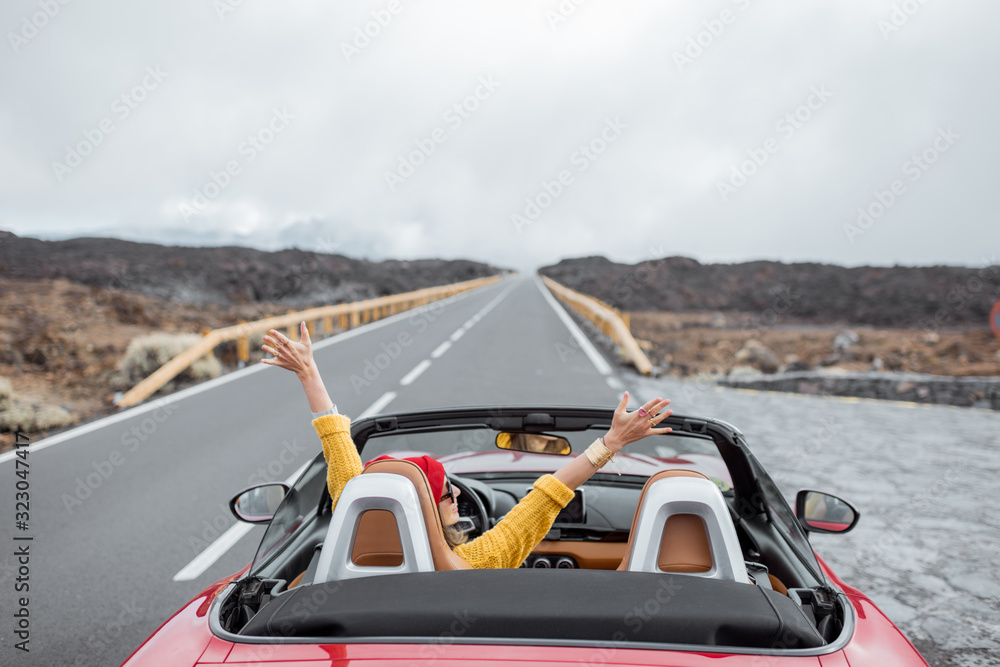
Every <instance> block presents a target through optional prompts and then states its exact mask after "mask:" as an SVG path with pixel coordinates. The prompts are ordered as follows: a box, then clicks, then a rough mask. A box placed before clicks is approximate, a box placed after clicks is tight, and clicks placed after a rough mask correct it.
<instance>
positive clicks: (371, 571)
mask: <svg viewBox="0 0 1000 667" xmlns="http://www.w3.org/2000/svg"><path fill="white" fill-rule="evenodd" d="M368 510H386V511H388V512H392V514H393V516H394V517H396V525H397V526H398V528H399V541H400V544H401V545H402V547H403V562H402V564H401V565H397V566H394V567H385V566H365V565H357V564H356V563H355V562H354V561H353V560H352V558H351V556H352V554H353V552H354V540H355V538H356V537H357V532H358V523H359V521H360V520H361V515H362V514H364V513H365V512H367V511H368ZM433 571H434V559H433V557H432V555H431V547H430V542H429V541H428V539H427V526H426V524H425V523H424V515H423V512H422V511H421V509H420V499H419V497H418V496H417V489H416V488H415V487H414V486H413V483H412V482H411V481H410V480H409V479H407V478H406V477H403V476H402V475H393V474H389V473H366V474H364V475H358V476H356V477H353V478H351V480H350V481H348V482H347V484H346V485H345V486H344V490H343V491H342V492H341V494H340V498H339V499H338V500H337V507H336V508H335V509H334V511H333V516H332V517H330V526H329V528H328V529H327V531H326V538H325V540H324V541H323V549H322V550H321V552H320V557H319V563H318V564H317V567H316V576H315V578H314V579H313V583H314V584H322V583H325V582H327V581H341V580H344V579H356V578H359V577H370V576H374V575H380V574H399V573H403V572H433Z"/></svg>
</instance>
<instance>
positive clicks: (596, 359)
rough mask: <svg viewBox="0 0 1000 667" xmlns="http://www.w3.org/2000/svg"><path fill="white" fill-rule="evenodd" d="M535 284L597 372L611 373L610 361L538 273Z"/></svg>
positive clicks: (602, 373)
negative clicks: (581, 328)
mask: <svg viewBox="0 0 1000 667" xmlns="http://www.w3.org/2000/svg"><path fill="white" fill-rule="evenodd" d="M535 285H537V286H538V290H539V291H540V292H541V293H542V296H544V297H545V300H546V301H548V302H549V305H550V306H552V310H554V311H556V315H558V316H559V319H561V320H562V321H563V324H565V325H566V328H567V329H569V332H570V334H571V335H572V336H573V338H574V339H576V342H577V343H579V344H580V349H582V350H583V352H584V354H586V355H587V357H588V358H589V359H590V361H591V363H593V364H594V368H596V369H597V372H598V373H600V374H601V375H611V366H610V365H608V362H607V361H605V360H604V357H602V356H601V353H600V352H598V351H597V348H595V347H594V345H593V344H592V343H591V342H590V340H588V339H587V336H586V335H585V334H584V333H583V332H582V331H580V327H578V326H577V325H576V322H574V321H573V318H571V317H570V316H569V315H568V314H566V311H565V310H564V309H563V307H562V305H560V304H559V302H558V301H556V298H555V297H554V296H552V293H551V292H549V290H548V288H546V287H545V285H544V284H542V280H541V278H539V277H538V275H535Z"/></svg>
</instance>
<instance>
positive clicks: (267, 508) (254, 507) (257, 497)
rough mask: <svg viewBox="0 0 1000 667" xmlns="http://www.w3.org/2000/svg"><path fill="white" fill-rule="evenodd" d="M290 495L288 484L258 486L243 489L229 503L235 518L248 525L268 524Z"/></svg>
mask: <svg viewBox="0 0 1000 667" xmlns="http://www.w3.org/2000/svg"><path fill="white" fill-rule="evenodd" d="M287 494H288V485H286V484H279V483H274V484H258V485H257V486H251V487H250V488H249V489H243V490H242V491H240V492H239V493H237V494H236V495H235V496H233V499H232V500H230V501H229V509H230V510H232V512H233V516H235V517H236V518H237V519H239V520H240V521H245V522H247V523H267V522H269V521H270V520H271V519H272V518H274V513H275V512H276V511H277V510H278V506H279V505H281V501H282V500H284V499H285V496H286V495H287Z"/></svg>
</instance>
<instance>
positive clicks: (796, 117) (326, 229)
mask: <svg viewBox="0 0 1000 667" xmlns="http://www.w3.org/2000/svg"><path fill="white" fill-rule="evenodd" d="M577 2H579V6H577V5H575V4H573V2H572V1H571V0H563V2H562V3H560V2H558V1H557V0H548V1H546V0H541V1H539V2H521V1H517V0H505V1H504V2H491V3H477V2H469V1H468V0H465V1H463V2H451V1H444V0H439V1H437V2H419V3H417V2H413V3H411V2H406V1H405V0H402V1H399V0H391V1H390V0H375V1H373V2H352V3H330V2H296V3H276V2H260V1H250V0H246V1H243V2H240V1H239V0H215V2H214V3H213V2H212V1H210V0H198V1H197V2H193V1H188V0H183V1H182V0H172V1H171V2H166V3H157V4H155V5H153V4H150V3H142V2H126V1H125V0H109V1H107V2H92V1H89V0H74V1H73V2H68V4H66V5H61V4H59V2H58V0H41V1H39V0H35V1H22V0H16V1H13V0H8V1H6V2H4V3H3V8H2V10H0V26H2V28H3V31H4V33H5V38H4V42H5V44H4V45H3V47H0V51H2V56H0V85H2V88H0V90H2V91H3V98H2V101H0V141H2V146H3V151H2V153H0V229H7V230H10V231H13V232H15V233H16V234H18V235H22V236H34V237H39V238H48V239H58V238H70V237H76V236H115V237H120V238H126V239H132V240H149V241H154V242H160V243H170V244H184V245H217V244H237V245H247V246H253V247H258V248H262V249H277V248H281V247H291V246H296V247H299V248H303V249H313V250H320V251H326V252H339V253H343V254H346V255H350V256H356V257H368V258H372V259H380V258H386V257H396V258H417V257H445V258H459V257H464V258H471V259H477V260H483V261H488V262H491V263H493V264H497V265H501V266H508V267H514V268H518V269H522V270H523V269H531V268H534V267H537V266H541V265H544V264H549V263H554V262H557V261H558V260H560V259H562V258H566V257H578V256H583V255H593V254H602V255H605V256H608V257H610V258H612V259H614V260H616V261H626V262H635V261H641V260H643V259H651V258H654V257H662V256H667V255H685V256H689V257H694V258H696V259H698V260H700V261H702V262H720V261H721V262H738V261H746V260H752V259H776V260H783V261H822V262H830V263H837V264H845V265H849V266H853V265H861V264H878V265H891V264H896V263H900V264H934V263H945V264H965V265H971V266H976V265H982V264H984V263H986V262H992V263H997V262H998V261H1000V260H997V259H996V256H997V255H1000V224H997V216H996V213H995V208H996V205H995V201H994V199H995V196H996V194H995V193H996V192H997V176H998V172H1000V169H998V165H997V160H998V158H1000V152H998V148H1000V141H998V140H1000V127H998V124H997V118H1000V88H998V85H1000V79H998V72H1000V40H998V39H997V36H996V26H997V25H998V19H1000V3H997V2H996V1H995V0H949V1H948V2H944V0H923V1H918V0H905V1H904V0H892V1H890V0H840V1H838V2H828V3H807V2H801V1H798V0H735V1H734V0H714V1H712V2H702V3H697V2H684V1H680V0H665V1H660V2H608V1H606V0H577ZM46 8H47V10H46ZM46 11H47V12H48V14H51V16H49V15H47V14H46ZM39 25H40V26H41V27H40V28H39V27H37V26H39ZM366 32H367V33H368V34H367V35H366V34H365V33H366ZM914 157H916V158H917V160H914ZM227 169H228V173H227ZM213 174H214V178H213ZM894 190H895V191H894ZM880 200H881V201H880ZM859 208H861V209H864V210H866V211H867V212H868V216H870V217H861V219H860V221H859V212H858V209H859Z"/></svg>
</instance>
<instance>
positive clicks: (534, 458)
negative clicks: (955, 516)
mask: <svg viewBox="0 0 1000 667" xmlns="http://www.w3.org/2000/svg"><path fill="white" fill-rule="evenodd" d="M527 410H529V409H526V408H503V409H497V410H492V411H491V412H490V413H489V416H488V418H487V419H483V420H482V423H484V424H489V425H490V426H491V427H492V428H503V429H516V428H518V427H519V425H520V424H521V421H520V420H521V417H523V414H521V415H520V416H519V413H524V412H526V411H527ZM530 410H532V411H533V412H537V411H538V410H539V409H537V408H531V409H530ZM540 410H542V411H546V412H548V413H551V414H552V415H554V416H555V418H556V419H565V420H578V421H580V422H586V421H587V417H586V415H587V413H588V411H589V410H590V409H587V408H558V409H546V408H542V409H540ZM595 410H596V409H595ZM602 410H603V411H604V412H607V413H608V414H607V415H606V417H605V421H610V412H608V411H607V410H606V409H602ZM477 412H481V410H480V409H472V408H462V409H456V410H452V411H442V415H443V417H444V419H450V420H451V421H452V423H453V424H462V423H464V422H465V421H466V420H467V418H468V416H469V415H475V414H476V413H477ZM383 419H384V420H385V423H383V424H375V423H367V422H369V421H371V420H383ZM680 420H681V421H680V422H679V424H678V426H679V427H681V428H684V429H686V430H689V431H690V432H691V433H695V434H697V433H705V432H706V431H705V426H706V423H708V424H721V422H715V421H714V420H700V419H695V418H683V417H682V418H680ZM435 421H436V417H435V415H433V414H430V411H428V412H425V413H411V414H406V415H393V416H386V417H377V418H369V420H359V422H360V426H359V425H357V424H352V433H353V434H354V435H355V437H356V442H361V441H359V440H357V436H358V435H360V433H355V432H354V431H355V428H359V429H367V434H368V435H370V434H371V433H372V432H373V431H376V430H377V431H385V430H392V429H394V428H395V427H396V425H397V423H398V424H399V425H400V426H401V427H402V426H403V425H404V424H406V423H409V424H412V425H413V426H414V427H415V428H426V426H427V425H428V424H433V423H435ZM595 423H600V419H598V420H595ZM724 426H725V427H726V428H728V429H731V430H732V431H734V433H735V437H734V441H733V443H734V444H733V447H735V448H736V449H738V450H740V451H741V452H744V453H746V454H747V455H748V456H752V454H750V453H749V450H748V449H747V450H745V449H744V448H745V447H746V445H745V442H744V441H743V438H742V436H741V435H739V432H738V431H735V429H732V427H729V426H728V425H724ZM675 430H676V429H675ZM359 446H360V445H359ZM733 451H735V450H733ZM362 453H363V452H362ZM730 455H732V451H731V452H730ZM438 458H439V459H440V460H441V461H442V463H444V464H445V466H446V468H447V469H448V470H449V472H453V473H456V474H461V473H482V472H497V473H519V472H529V471H530V472H535V473H539V472H541V473H544V472H552V471H555V470H556V469H558V468H559V467H561V466H562V465H563V464H564V463H565V461H566V460H567V459H566V457H559V456H543V455H528V454H525V453H520V452H509V451H495V452H494V451H485V452H476V453H465V452H463V453H455V454H452V455H446V456H440V457H438ZM618 458H619V459H621V461H620V463H621V465H622V468H623V470H624V471H625V472H627V473H628V474H631V475H641V476H650V475H652V474H654V473H656V472H657V471H659V470H662V469H665V468H686V469H696V470H699V471H701V472H704V473H706V474H709V475H710V476H714V477H717V478H719V479H721V480H724V481H725V482H726V483H727V484H731V483H732V481H733V479H732V477H731V475H732V476H735V475H736V474H737V473H738V474H739V475H742V476H743V479H744V483H745V480H746V475H747V474H748V471H749V468H748V467H743V468H742V469H737V470H736V473H731V472H730V469H729V468H727V465H726V463H727V462H726V461H724V460H723V458H722V457H712V456H705V455H700V454H691V455H685V454H681V455H678V456H676V457H671V458H655V457H653V456H649V455H646V454H629V453H623V454H620V455H619V456H618ZM727 460H728V459H727ZM713 473H714V474H713ZM737 491H738V489H737ZM736 499H737V500H740V497H739V495H737V498H736ZM746 500H752V499H746ZM296 527H297V524H295V525H293V526H292V527H291V530H293V531H294V529H295V528H296ZM803 539H804V537H803ZM553 544H557V543H553ZM806 544H808V543H806ZM279 547H280V545H275V546H274V547H273V548H275V549H278V548H279ZM805 551H806V553H807V554H810V552H811V549H810V548H809V547H808V546H806V548H805ZM810 555H811V554H810ZM817 563H818V567H819V571H821V573H822V575H824V576H825V577H826V580H827V581H828V582H831V583H832V584H833V585H834V586H836V587H839V588H840V589H841V590H842V591H843V592H844V594H845V596H846V599H847V601H849V603H850V607H851V608H852V609H853V611H854V615H855V618H854V619H853V621H852V624H853V633H852V634H851V636H850V637H849V638H848V637H847V635H848V634H849V633H850V629H848V630H845V632H844V635H843V639H842V640H838V642H839V643H835V646H830V648H831V652H830V653H826V654H818V655H802V654H798V655H796V654H787V653H786V654H784V655H779V654H771V655H764V654H754V653H752V652H742V653H727V652H726V650H727V649H726V648H725V647H719V648H718V650H717V651H715V650H712V651H709V650H698V649H693V650H670V649H669V648H666V647H665V648H663V649H656V648H649V645H648V644H647V645H644V646H643V647H641V648H639V647H635V646H634V645H633V646H632V647H625V646H623V645H611V644H607V645H594V646H581V645H579V643H578V644H577V645H572V646H558V645H555V644H556V641H555V640H551V641H550V642H548V643H545V642H536V643H535V644H526V643H522V644H518V643H517V641H518V640H502V641H497V642H494V643H488V640H484V641H482V642H481V643H469V642H471V641H479V640H476V639H474V638H469V639H463V638H461V637H436V638H428V640H427V641H426V642H423V643H421V642H420V641H414V640H413V639H412V638H405V639H399V640H398V642H399V643H393V640H392V638H391V637H387V638H386V639H385V641H383V642H377V643H372V642H370V641H367V643H366V640H367V638H365V637H361V638H359V639H358V640H357V641H354V642H348V643H341V644H337V643H311V644H310V643H291V642H283V643H268V642H267V640H261V639H259V638H258V639H253V638H248V640H249V641H248V642H246V643H244V642H238V643H234V641H230V639H235V637H236V636H235V635H229V634H226V633H225V632H224V631H221V630H220V631H219V632H220V636H216V635H215V634H213V631H212V629H211V627H210V608H211V607H212V605H213V601H215V603H216V604H217V603H218V600H217V599H216V598H217V597H218V596H219V595H220V594H221V593H222V592H223V591H224V590H225V589H226V587H227V586H228V584H229V583H230V582H232V581H234V580H236V579H239V578H242V577H243V576H244V575H245V574H247V572H248V570H249V569H250V568H249V566H248V567H247V568H244V569H243V570H242V571H240V572H238V573H236V574H234V575H232V576H230V577H227V578H225V579H223V580H221V581H219V582H217V583H216V584H213V585H211V586H209V587H207V588H206V589H205V590H204V591H202V593H201V594H199V595H198V596H197V597H196V598H195V599H193V600H192V601H191V602H190V603H189V604H188V605H186V606H185V607H184V608H183V609H181V610H180V611H179V612H177V613H176V614H175V615H174V616H173V617H171V618H170V619H169V620H168V621H167V622H166V623H164V624H163V625H162V626H161V627H160V628H159V630H157V631H156V632H155V633H154V634H153V635H152V636H151V637H150V638H149V639H148V640H147V641H146V642H145V643H144V644H143V645H142V646H140V647H139V648H138V649H137V650H136V651H135V652H134V653H133V654H132V656H131V657H130V658H129V659H128V660H127V661H126V662H125V663H124V664H125V665H126V666H127V667H140V666H141V667H160V666H167V665H169V666H171V667H176V666H183V665H194V664H202V665H210V664H214V665H219V664H258V665H261V664H264V665H272V666H274V667H279V666H281V665H287V666H288V667H291V666H293V665H294V666H304V665H315V666H327V665H329V666H334V665H336V666H337V667H341V666H346V665H348V664H350V663H351V662H352V661H354V662H356V663H358V664H363V665H364V666H365V667H379V666H390V665H391V666H393V667H404V666H409V665H424V666H426V667H432V666H433V667H445V666H451V665H455V666H458V665H473V664H483V665H490V667H499V666H500V665H503V664H508V665H524V666H528V665H536V666H539V667H540V666H542V665H552V666H554V665H564V664H569V663H572V664H585V665H586V664H594V665H598V664H602V665H621V666H622V667H624V666H625V665H636V666H649V667H652V666H654V665H658V666H661V667H709V666H712V667H728V666H732V667H737V666H741V667H742V666H747V667H750V666H753V667H759V666H771V667H807V666H809V667H859V666H862V665H878V666H879V667H881V665H893V666H896V665H900V666H903V667H909V666H911V665H912V666H921V665H927V663H926V662H925V661H924V660H923V659H922V658H921V657H920V656H919V654H918V653H917V651H916V649H915V648H914V647H913V646H912V644H911V643H910V642H909V641H908V640H907V639H906V638H905V637H904V636H903V635H902V633H901V632H900V631H899V630H898V629H897V628H896V627H895V626H894V625H893V624H892V622H891V621H890V620H889V619H888V618H887V617H886V616H885V615H884V614H883V613H882V612H881V611H880V610H879V609H878V608H877V607H876V606H875V605H874V603H872V602H871V600H869V599H868V598H867V597H866V596H864V595H863V594H862V593H861V592H860V591H858V590H857V589H855V588H852V587H850V586H848V585H847V584H845V583H844V582H843V581H842V580H841V579H840V578H839V577H837V575H836V574H835V573H834V572H833V571H832V570H831V569H830V568H829V566H828V565H827V564H826V563H825V562H824V561H823V560H822V559H821V558H819V557H818V555H817ZM255 572H256V571H255ZM817 576H819V572H818V573H817ZM390 632H391V630H390ZM449 640H450V641H449ZM463 642H465V643H463ZM845 642H846V643H845ZM835 647H836V648H837V650H832V649H834V648H835ZM678 648H685V649H687V648H688V647H678ZM734 650H739V649H734ZM819 651H822V649H819ZM814 653H815V651H814Z"/></svg>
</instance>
